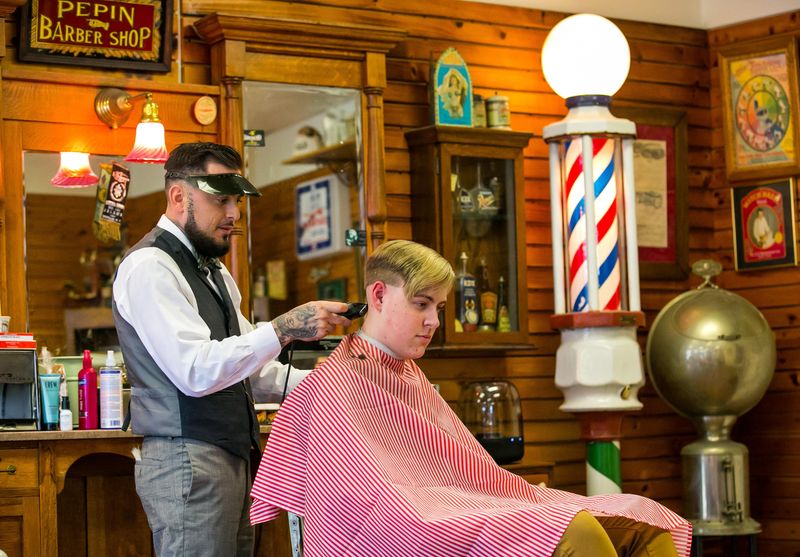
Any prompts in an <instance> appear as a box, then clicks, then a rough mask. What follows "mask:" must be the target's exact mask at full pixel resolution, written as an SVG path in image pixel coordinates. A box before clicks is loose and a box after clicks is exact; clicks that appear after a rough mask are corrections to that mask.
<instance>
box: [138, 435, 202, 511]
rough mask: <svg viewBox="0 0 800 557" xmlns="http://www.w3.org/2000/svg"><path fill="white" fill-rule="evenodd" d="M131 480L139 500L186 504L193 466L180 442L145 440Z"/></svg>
mask: <svg viewBox="0 0 800 557" xmlns="http://www.w3.org/2000/svg"><path fill="white" fill-rule="evenodd" d="M134 477H135V480H136V492H137V493H138V494H139V496H140V497H142V498H152V499H172V500H181V501H185V500H186V498H187V497H188V496H189V491H190V489H191V486H192V464H191V461H190V460H189V453H188V451H187V449H186V445H185V444H184V443H183V440H182V439H179V438H174V439H160V438H146V439H145V440H144V443H143V444H142V459H141V461H139V462H137V463H136V465H135V468H134Z"/></svg>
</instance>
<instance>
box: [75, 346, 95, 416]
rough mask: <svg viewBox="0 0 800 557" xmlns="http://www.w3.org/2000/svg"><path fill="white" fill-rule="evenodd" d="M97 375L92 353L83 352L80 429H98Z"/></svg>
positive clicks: (79, 412)
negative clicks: (93, 365)
mask: <svg viewBox="0 0 800 557" xmlns="http://www.w3.org/2000/svg"><path fill="white" fill-rule="evenodd" d="M97 427H98V413H97V373H96V372H95V371H94V368H93V367H92V353H91V352H90V351H89V350H84V351H83V367H82V368H81V370H80V372H78V429H97Z"/></svg>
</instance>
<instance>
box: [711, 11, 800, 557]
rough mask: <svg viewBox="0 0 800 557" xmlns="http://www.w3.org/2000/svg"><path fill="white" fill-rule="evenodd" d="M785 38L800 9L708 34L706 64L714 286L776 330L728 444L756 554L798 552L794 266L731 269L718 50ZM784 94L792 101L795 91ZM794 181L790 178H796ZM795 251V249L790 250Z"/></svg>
mask: <svg viewBox="0 0 800 557" xmlns="http://www.w3.org/2000/svg"><path fill="white" fill-rule="evenodd" d="M778 33H791V34H793V35H794V36H795V37H797V38H800V10H798V11H795V12H790V13H787V14H782V15H777V16H773V17H769V18H764V19H761V20H758V21H754V22H750V23H747V24H742V25H734V26H730V27H725V28H722V29H718V30H712V31H710V32H709V34H708V42H709V52H708V57H709V60H710V65H711V69H710V83H711V91H710V99H711V103H710V120H711V122H712V126H713V128H712V130H711V132H712V133H711V145H710V149H709V151H710V162H711V173H710V175H709V176H710V179H709V181H708V183H707V185H706V190H707V192H708V193H709V194H711V195H712V196H713V197H711V198H709V200H710V203H709V208H710V209H712V215H713V217H712V218H710V219H709V222H708V223H707V225H706V226H708V227H710V229H711V231H712V233H713V236H714V243H713V247H714V248H715V251H716V257H717V259H718V260H719V261H720V262H721V263H722V264H723V266H724V271H723V273H722V275H721V276H720V278H719V284H720V286H722V287H723V288H727V289H729V290H732V291H734V292H736V293H737V294H740V295H742V296H744V297H745V298H746V299H747V300H749V301H750V302H751V303H753V304H754V305H755V306H756V307H757V308H758V309H760V310H761V312H762V313H763V314H764V315H765V316H766V318H767V321H768V322H769V324H770V326H771V327H772V328H773V330H774V331H775V335H776V340H777V345H778V358H777V365H776V373H775V377H774V378H773V380H772V382H771V384H770V387H769V390H768V392H767V394H766V395H765V396H764V398H763V399H762V400H761V402H760V403H759V404H758V405H757V406H756V407H755V408H753V409H752V410H751V411H750V412H748V413H747V414H745V415H744V416H742V417H741V418H740V419H739V423H738V424H737V426H736V427H735V429H734V439H735V440H737V441H740V442H742V443H745V444H746V445H747V446H748V448H749V449H750V472H751V474H750V497H751V508H752V511H751V512H752V515H753V518H755V519H756V520H757V521H759V522H760V523H761V525H762V526H763V528H764V531H763V533H762V534H760V535H759V545H758V549H759V551H758V554H759V555H760V556H762V557H763V556H770V557H771V556H778V555H797V554H800V530H798V527H797V524H798V522H799V521H800V418H798V416H800V380H798V377H799V376H800V373H798V372H800V353H798V350H797V346H798V340H799V339H800V327H799V326H798V315H800V314H798V309H799V308H798V304H800V299H799V298H798V287H797V284H798V282H800V270H798V268H797V267H790V268H785V269H773V270H763V271H756V272H747V273H737V272H736V271H735V270H734V265H733V235H732V232H731V226H732V225H731V209H730V195H729V191H730V187H731V186H733V185H736V184H732V183H729V182H728V181H727V180H726V179H725V161H724V159H725V154H724V148H723V147H724V143H723V142H724V135H723V130H722V93H721V89H720V82H719V68H718V66H717V50H718V48H719V47H722V46H724V45H728V44H731V43H734V42H735V43H741V42H742V41H746V40H750V39H758V38H764V37H767V36H770V35H774V34H778ZM791 94H793V95H795V96H798V95H800V91H794V92H792V93H791ZM797 178H798V177H795V179H797ZM795 249H797V246H795Z"/></svg>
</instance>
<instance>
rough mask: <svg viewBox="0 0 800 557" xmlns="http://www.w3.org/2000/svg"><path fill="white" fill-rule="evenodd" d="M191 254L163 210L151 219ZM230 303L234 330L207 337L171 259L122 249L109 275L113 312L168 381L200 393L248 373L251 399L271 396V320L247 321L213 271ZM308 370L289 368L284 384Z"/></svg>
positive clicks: (275, 386)
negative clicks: (268, 322)
mask: <svg viewBox="0 0 800 557" xmlns="http://www.w3.org/2000/svg"><path fill="white" fill-rule="evenodd" d="M158 227H159V228H163V229H164V230H166V231H167V232H169V233H170V234H173V235H174V236H175V237H176V238H178V239H179V240H180V241H181V242H182V243H183V244H184V245H185V246H186V247H187V248H189V250H190V251H191V252H192V254H194V255H195V257H196V256H197V252H196V251H195V249H194V247H193V246H192V244H191V242H189V240H188V238H186V235H185V234H184V233H183V231H182V230H181V229H180V228H178V226H176V225H175V224H174V223H173V222H172V221H170V220H169V219H168V218H167V217H166V216H165V215H162V216H161V218H160V219H159V221H158ZM220 272H221V274H222V277H223V279H224V280H225V285H226V286H227V287H228V292H229V294H230V297H231V301H232V302H233V305H234V307H235V308H236V317H237V319H238V321H239V329H240V330H241V334H240V335H239V336H233V337H229V338H226V339H224V340H222V341H217V340H212V339H211V331H210V330H209V328H208V326H207V325H206V324H205V322H204V321H203V320H202V319H201V318H200V316H199V314H198V306H197V300H196V299H195V296H194V293H193V292H192V289H191V287H190V286H189V283H188V282H187V281H186V279H185V278H184V276H183V273H181V271H180V269H179V268H178V265H177V263H175V260H173V259H172V257H170V256H169V255H168V254H167V253H165V252H164V251H163V250H161V249H159V248H156V247H148V248H142V249H138V250H136V251H134V252H133V253H131V254H129V255H128V256H127V257H126V258H125V259H124V260H123V261H122V263H121V264H120V266H119V269H118V270H117V277H116V279H115V280H114V289H113V290H114V292H113V294H114V301H115V303H116V305H117V311H118V312H119V314H120V316H122V318H123V319H125V321H127V322H128V323H130V324H131V325H132V326H133V327H134V328H135V329H136V332H137V333H138V335H139V337H140V339H141V340H142V343H143V344H144V346H145V348H147V351H148V352H149V353H150V355H151V356H152V357H153V360H154V361H155V362H156V363H157V364H158V366H159V367H160V368H161V370H162V371H163V372H164V373H165V374H166V375H167V377H169V379H170V381H172V383H173V384H174V385H175V386H176V387H177V388H178V389H179V390H180V391H181V392H183V393H184V394H186V395H188V396H197V397H199V396H205V395H208V394H211V393H214V392H216V391H219V390H221V389H224V388H226V387H229V386H231V385H233V384H235V383H238V382H239V381H242V380H243V379H245V378H247V377H250V381H251V386H252V388H253V395H254V397H255V399H256V401H265V402H268V401H278V400H280V397H281V395H282V393H283V387H284V381H285V379H286V373H287V366H286V365H284V364H281V363H279V362H278V361H277V360H275V358H276V357H277V356H278V354H279V353H280V350H281V346H280V342H279V341H278V337H277V335H276V333H275V330H274V328H273V327H272V326H270V325H267V326H263V327H258V328H254V327H253V325H252V324H251V323H250V322H249V321H248V320H247V319H245V317H244V315H242V312H241V309H240V305H241V303H242V296H241V294H240V293H239V289H238V288H237V286H236V283H235V282H234V280H233V277H232V276H231V274H230V273H229V272H228V270H227V269H226V268H225V266H224V265H223V266H222V269H221V270H220ZM308 373H309V371H306V370H297V369H294V368H293V369H292V371H291V374H290V376H289V384H288V389H289V390H291V389H292V388H293V387H294V386H295V385H297V384H298V383H299V382H300V381H301V380H302V379H304V378H305V377H306V375H308Z"/></svg>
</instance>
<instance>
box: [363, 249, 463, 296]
mask: <svg viewBox="0 0 800 557" xmlns="http://www.w3.org/2000/svg"><path fill="white" fill-rule="evenodd" d="M379 280H380V281H383V282H385V283H386V284H389V285H391V286H402V287H403V291H404V292H405V295H406V298H408V299H409V300H410V299H411V298H413V297H414V296H416V295H418V294H420V293H422V292H424V291H426V290H434V289H439V288H443V287H444V288H447V290H448V291H449V290H450V289H451V288H452V287H453V282H454V280H455V273H454V272H453V267H451V266H450V263H448V261H447V259H445V258H444V257H442V256H441V255H439V254H438V253H437V252H435V251H434V250H432V249H431V248H428V247H425V246H423V245H422V244H418V243H416V242H411V241H409V240H392V241H390V242H386V243H385V244H381V245H380V246H378V248H377V249H376V250H375V251H374V252H373V253H372V255H371V256H370V257H369V259H367V271H366V282H367V285H370V284H372V283H374V282H376V281H379Z"/></svg>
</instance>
